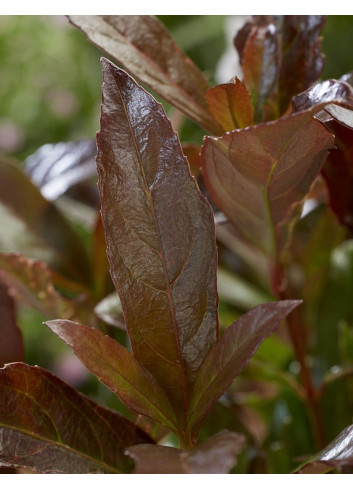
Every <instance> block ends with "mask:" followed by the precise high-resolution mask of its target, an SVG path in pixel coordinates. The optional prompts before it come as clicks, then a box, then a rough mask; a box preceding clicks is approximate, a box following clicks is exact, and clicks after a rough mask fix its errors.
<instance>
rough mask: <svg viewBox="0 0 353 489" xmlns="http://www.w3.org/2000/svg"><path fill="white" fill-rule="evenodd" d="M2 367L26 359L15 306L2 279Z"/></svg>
mask: <svg viewBox="0 0 353 489" xmlns="http://www.w3.org/2000/svg"><path fill="white" fill-rule="evenodd" d="M0 338H1V340H0V366H2V365H4V364H5V363H11V362H21V361H23V359H24V349H23V341H22V334H21V330H20V328H19V327H18V326H17V322H16V314H15V305H14V303H13V300H12V297H11V296H10V295H9V291H8V288H7V287H6V286H5V284H4V283H3V281H2V279H1V277H0Z"/></svg>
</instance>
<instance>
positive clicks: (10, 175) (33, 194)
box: [0, 158, 89, 283]
mask: <svg viewBox="0 0 353 489" xmlns="http://www.w3.org/2000/svg"><path fill="white" fill-rule="evenodd" d="M0 202H1V203H2V204H4V205H5V206H6V207H7V208H8V209H9V210H10V211H11V213H13V214H15V215H16V216H18V217H19V218H20V219H21V220H22V221H23V222H24V223H25V224H26V226H27V227H28V229H29V230H30V231H31V232H33V233H34V234H35V235H36V236H38V237H39V238H40V240H41V241H42V242H43V243H44V244H45V245H46V246H48V247H49V248H50V249H51V250H52V251H53V252H54V256H55V258H54V263H53V267H55V268H57V269H61V270H62V271H63V272H65V273H66V274H67V275H69V276H70V277H72V278H76V279H80V280H82V281H85V282H86V283H87V282H88V280H89V279H88V277H89V263H88V259H87V254H86V251H85V248H84V247H83V244H82V242H81V240H80V238H79V236H78V235H77V234H76V232H74V230H73V229H72V228H71V226H70V225H69V223H68V222H67V221H66V220H65V218H64V217H63V216H62V214H61V213H60V212H59V211H58V210H57V208H56V207H55V206H54V205H53V204H52V203H51V202H48V201H47V200H46V199H45V198H44V197H43V196H42V195H41V193H40V190H39V189H38V188H37V187H36V186H35V185H34V184H33V183H32V182H31V181H30V179H29V177H28V176H27V175H25V174H24V173H22V171H21V170H20V168H19V166H18V165H16V164H15V163H14V162H12V161H9V160H8V159H5V158H1V161H0Z"/></svg>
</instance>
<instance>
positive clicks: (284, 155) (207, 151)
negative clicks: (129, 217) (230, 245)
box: [201, 111, 333, 257]
mask: <svg viewBox="0 0 353 489" xmlns="http://www.w3.org/2000/svg"><path fill="white" fill-rule="evenodd" d="M332 145H333V137H332V136H331V135H330V133H329V132H328V131H327V129H325V127H324V126H323V125H322V124H321V123H320V122H318V121H317V120H315V119H313V118H312V115H311V113H310V111H304V112H301V113H298V114H295V115H290V116H287V117H283V118H282V119H278V120H277V121H274V122H268V123H264V124H259V125H256V126H252V127H250V128H247V129H240V130H235V131H232V132H230V133H228V134H225V135H224V136H222V137H220V138H211V137H206V139H205V142H204V145H203V148H202V153H201V162H202V172H203V176H204V179H205V183H206V185H207V187H208V189H209V191H210V194H211V197H212V199H213V201H214V202H215V203H216V205H217V206H218V207H219V208H220V209H221V210H222V211H223V212H224V213H225V215H226V216H227V217H228V218H229V220H230V221H231V222H232V223H233V225H234V226H235V228H236V231H237V232H238V233H239V235H240V236H242V237H243V239H244V240H245V242H248V243H250V244H252V245H255V246H256V247H257V248H260V249H261V250H262V251H263V252H264V253H265V254H266V255H268V256H270V257H275V256H277V257H279V256H280V254H281V252H282V250H283V249H284V247H285V245H286V243H287V241H288V238H289V235H290V227H291V224H292V223H293V221H294V220H295V219H296V217H297V216H298V213H299V212H300V208H301V203H302V201H303V199H304V198H305V196H306V194H307V192H308V191H309V190H310V188H311V185H312V183H313V182H314V180H315V178H316V176H317V175H318V173H319V171H320V170H321V167H322V165H323V163H324V159H325V157H326V156H327V150H328V149H329V148H330V147H331V146H332Z"/></svg>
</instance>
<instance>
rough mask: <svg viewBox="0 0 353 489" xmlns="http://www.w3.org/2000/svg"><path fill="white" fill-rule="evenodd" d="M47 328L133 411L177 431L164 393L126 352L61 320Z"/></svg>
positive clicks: (84, 328)
mask: <svg viewBox="0 0 353 489" xmlns="http://www.w3.org/2000/svg"><path fill="white" fill-rule="evenodd" d="M45 324H46V325H47V326H48V327H49V328H50V329H51V330H52V331H53V332H54V333H55V334H56V335H57V336H58V337H59V338H60V339H61V340H63V341H64V342H65V343H66V344H67V345H68V346H70V347H71V348H72V349H73V350H74V352H75V354H76V356H78V358H79V359H80V360H81V361H82V363H83V364H84V365H85V366H86V367H87V368H88V369H89V370H90V371H91V372H92V373H93V374H95V375H96V376H97V377H98V378H99V380H100V381H101V382H103V384H105V385H106V386H107V387H109V389H110V390H111V391H113V392H115V394H116V395H117V396H118V397H119V398H120V399H121V400H122V401H123V402H124V403H125V404H126V405H127V406H128V407H129V408H130V409H133V410H134V411H136V412H137V413H139V414H143V415H145V416H148V417H150V418H152V419H154V420H156V421H158V422H159V423H161V424H163V425H165V426H167V427H169V428H170V429H172V430H174V431H175V430H176V421H175V415H174V411H173V408H172V406H171V405H170V403H169V401H168V399H167V397H166V395H165V393H164V392H163V390H162V389H161V388H160V387H159V385H158V383H157V382H156V380H155V379H154V377H153V376H152V374H151V373H150V372H149V371H148V370H147V369H145V368H144V367H142V366H141V365H140V364H139V362H138V361H137V360H136V359H135V357H134V356H133V355H132V354H131V353H130V352H129V351H128V350H127V349H126V348H124V347H123V346H122V345H120V344H119V343H118V342H117V341H115V340H113V339H112V338H109V336H105V335H104V334H103V333H101V332H100V331H98V330H96V329H93V328H90V327H89V326H84V325H82V324H77V323H73V322H72V321H64V320H60V319H57V320H54V321H47V322H45Z"/></svg>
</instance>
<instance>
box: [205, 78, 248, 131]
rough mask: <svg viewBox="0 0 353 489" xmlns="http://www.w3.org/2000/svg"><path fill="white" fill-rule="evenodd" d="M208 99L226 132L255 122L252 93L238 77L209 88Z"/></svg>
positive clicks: (212, 110) (211, 108) (209, 105)
mask: <svg viewBox="0 0 353 489" xmlns="http://www.w3.org/2000/svg"><path fill="white" fill-rule="evenodd" d="M206 99H207V103H208V107H209V109H210V112H211V113H212V114H213V116H214V118H215V119H216V121H217V122H219V124H220V125H221V126H222V129H223V131H224V132H227V131H232V130H233V129H239V128H242V127H247V126H251V125H252V124H253V123H254V121H253V119H254V109H253V107H252V105H251V97H250V94H249V92H248V91H247V89H246V88H245V85H244V84H243V83H242V82H241V81H240V80H239V79H238V78H237V77H234V78H232V80H231V81H230V82H228V83H223V84H221V85H217V86H216V87H213V88H209V89H208V90H207V91H206Z"/></svg>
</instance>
